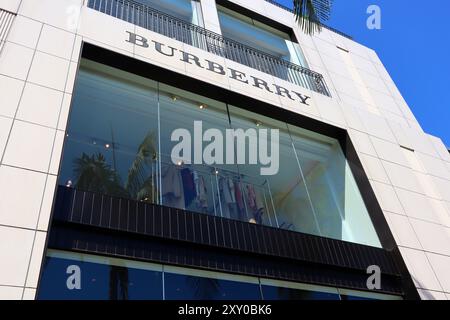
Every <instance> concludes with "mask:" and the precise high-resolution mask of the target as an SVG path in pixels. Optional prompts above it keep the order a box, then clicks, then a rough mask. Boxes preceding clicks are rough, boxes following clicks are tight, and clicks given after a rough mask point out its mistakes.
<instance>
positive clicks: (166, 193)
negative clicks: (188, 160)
mask: <svg viewBox="0 0 450 320" xmlns="http://www.w3.org/2000/svg"><path fill="white" fill-rule="evenodd" d="M161 183H162V196H163V205H165V206H169V207H174V208H180V209H184V205H185V204H184V192H183V182H182V179H181V175H180V170H178V168H177V167H175V166H174V165H168V166H166V167H165V168H163V169H162V170H161Z"/></svg>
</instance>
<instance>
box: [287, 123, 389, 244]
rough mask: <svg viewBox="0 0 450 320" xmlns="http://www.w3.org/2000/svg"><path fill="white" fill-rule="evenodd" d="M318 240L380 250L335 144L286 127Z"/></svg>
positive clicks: (357, 193)
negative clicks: (315, 225) (303, 180)
mask: <svg viewBox="0 0 450 320" xmlns="http://www.w3.org/2000/svg"><path fill="white" fill-rule="evenodd" d="M288 127H289V130H290V132H291V136H292V140H293V143H294V146H295V150H296V153H297V156H298V159H299V163H300V167H301V168H302V171H303V174H304V177H305V181H306V186H307V188H308V192H309V195H310V197H311V202H312V205H313V209H314V213H315V217H316V219H317V226H318V231H319V234H320V235H321V236H324V237H328V238H334V239H338V240H344V241H350V242H356V243H360V244H366V245H370V246H375V247H381V244H380V242H379V240H378V237H377V234H376V232H375V228H374V227H373V224H372V221H371V219H370V217H369V214H368V211H367V208H366V207H365V204H364V201H363V200H362V197H361V194H360V192H359V189H358V188H357V185H356V182H355V180H354V178H353V175H352V173H351V170H350V167H349V165H348V163H347V161H346V159H345V156H344V154H343V152H342V149H341V147H340V145H339V142H338V141H337V140H335V139H331V138H328V137H325V136H322V135H320V134H316V133H313V132H310V131H307V130H304V129H301V128H298V127H294V126H291V125H288Z"/></svg>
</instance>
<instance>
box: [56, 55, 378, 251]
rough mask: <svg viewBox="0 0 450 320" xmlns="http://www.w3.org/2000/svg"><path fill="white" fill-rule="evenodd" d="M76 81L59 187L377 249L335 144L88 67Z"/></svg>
mask: <svg viewBox="0 0 450 320" xmlns="http://www.w3.org/2000/svg"><path fill="white" fill-rule="evenodd" d="M77 79H78V80H77V85H76V91H75V93H74V98H73V103H72V108H71V116H70V123H69V126H68V130H67V137H66V144H65V149H64V155H63V162H62V167H61V172H60V175H59V183H60V184H61V185H65V186H68V187H74V188H78V189H82V190H86V191H92V192H97V193H104V194H109V195H113V196H117V197H125V198H129V199H134V200H138V201H144V202H148V203H154V204H159V205H164V206H168V207H173V208H179V209H184V210H189V211H194V212H199V213H204V214H209V215H215V216H220V217H223V218H228V219H235V220H240V221H244V222H247V223H254V224H263V225H267V226H271V227H276V228H282V229H286V230H291V231H296V232H303V233H308V234H313V235H319V236H323V237H329V238H334V239H338V240H344V241H350V242H355V243H360V244H366V245H370V246H375V247H381V245H380V242H379V240H378V237H377V234H376V232H375V229H374V227H373V225H372V222H371V219H370V217H369V214H368V211H367V209H366V207H365V204H364V202H363V199H362V197H361V194H360V193H359V190H358V187H357V185H356V182H355V179H354V178H353V175H352V173H351V170H350V168H349V166H348V163H347V161H346V159H345V156H344V154H343V152H342V150H341V147H340V145H339V142H338V141H337V140H336V139H332V138H330V137H326V136H323V135H320V134H317V133H314V132H311V131H308V130H305V129H302V128H299V127H295V126H293V125H290V124H286V123H285V122H281V121H275V120H273V119H271V118H268V117H265V116H261V115H259V114H256V113H252V112H249V111H246V110H245V109H244V108H245V107H246V106H239V107H238V106H231V105H227V104H225V103H223V102H220V101H216V100H212V99H209V98H206V97H203V96H200V95H197V94H193V93H190V92H187V91H184V90H181V89H177V88H174V87H171V86H168V85H165V84H162V83H158V82H155V81H151V80H148V79H145V78H142V77H139V76H135V75H132V74H130V73H127V72H123V71H119V70H117V69H113V68H109V67H105V66H102V65H100V64H96V63H93V62H90V61H87V60H83V61H82V64H81V68H80V71H79V75H78V78H77ZM263 130H266V132H267V136H266V138H265V139H266V140H264V139H262V136H261V135H260V133H261V132H262V131H263ZM238 131H239V132H240V133H239V134H241V136H240V137H241V138H242V139H241V138H239V134H238V133H237V132H238ZM275 131H276V132H278V133H277V135H276V137H277V139H275V135H274V132H275ZM212 133H215V134H212ZM209 134H210V136H209ZM230 134H231V136H230ZM238 140H239V141H240V143H239V141H238ZM230 141H231V144H230V145H231V149H228V147H229V144H228V143H229V142H230ZM212 145H214V146H215V148H211V146H212ZM264 145H265V146H266V147H267V150H266V154H267V156H269V155H272V158H271V160H272V161H273V162H271V163H270V166H271V167H272V169H273V172H270V174H262V168H267V165H266V164H261V162H260V160H261V158H260V157H261V154H260V153H259V152H260V151H261V147H262V146H264ZM181 146H182V147H181ZM253 147H255V148H254V149H252V148H253ZM230 150H231V155H230ZM255 151H256V153H258V154H255ZM251 152H253V154H251ZM273 155H277V157H273ZM255 157H256V158H255ZM258 161H259V162H258Z"/></svg>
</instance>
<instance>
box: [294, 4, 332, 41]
mask: <svg viewBox="0 0 450 320" xmlns="http://www.w3.org/2000/svg"><path fill="white" fill-rule="evenodd" d="M332 6H333V0H294V14H295V20H296V21H297V23H298V24H299V25H300V27H301V28H302V30H303V31H304V32H305V33H306V34H309V35H311V34H314V33H315V32H316V31H317V32H320V31H321V30H322V23H323V22H324V21H326V20H328V19H329V18H330V14H331V8H332Z"/></svg>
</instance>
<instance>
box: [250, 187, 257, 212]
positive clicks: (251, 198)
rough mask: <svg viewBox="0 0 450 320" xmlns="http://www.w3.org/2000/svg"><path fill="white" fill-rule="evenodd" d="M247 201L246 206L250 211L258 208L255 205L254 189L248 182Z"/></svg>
mask: <svg viewBox="0 0 450 320" xmlns="http://www.w3.org/2000/svg"><path fill="white" fill-rule="evenodd" d="M247 201H248V203H247V204H248V207H249V208H250V209H251V211H252V212H253V211H256V210H257V209H258V208H257V205H256V194H255V189H254V188H253V186H252V185H250V184H248V185H247Z"/></svg>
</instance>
